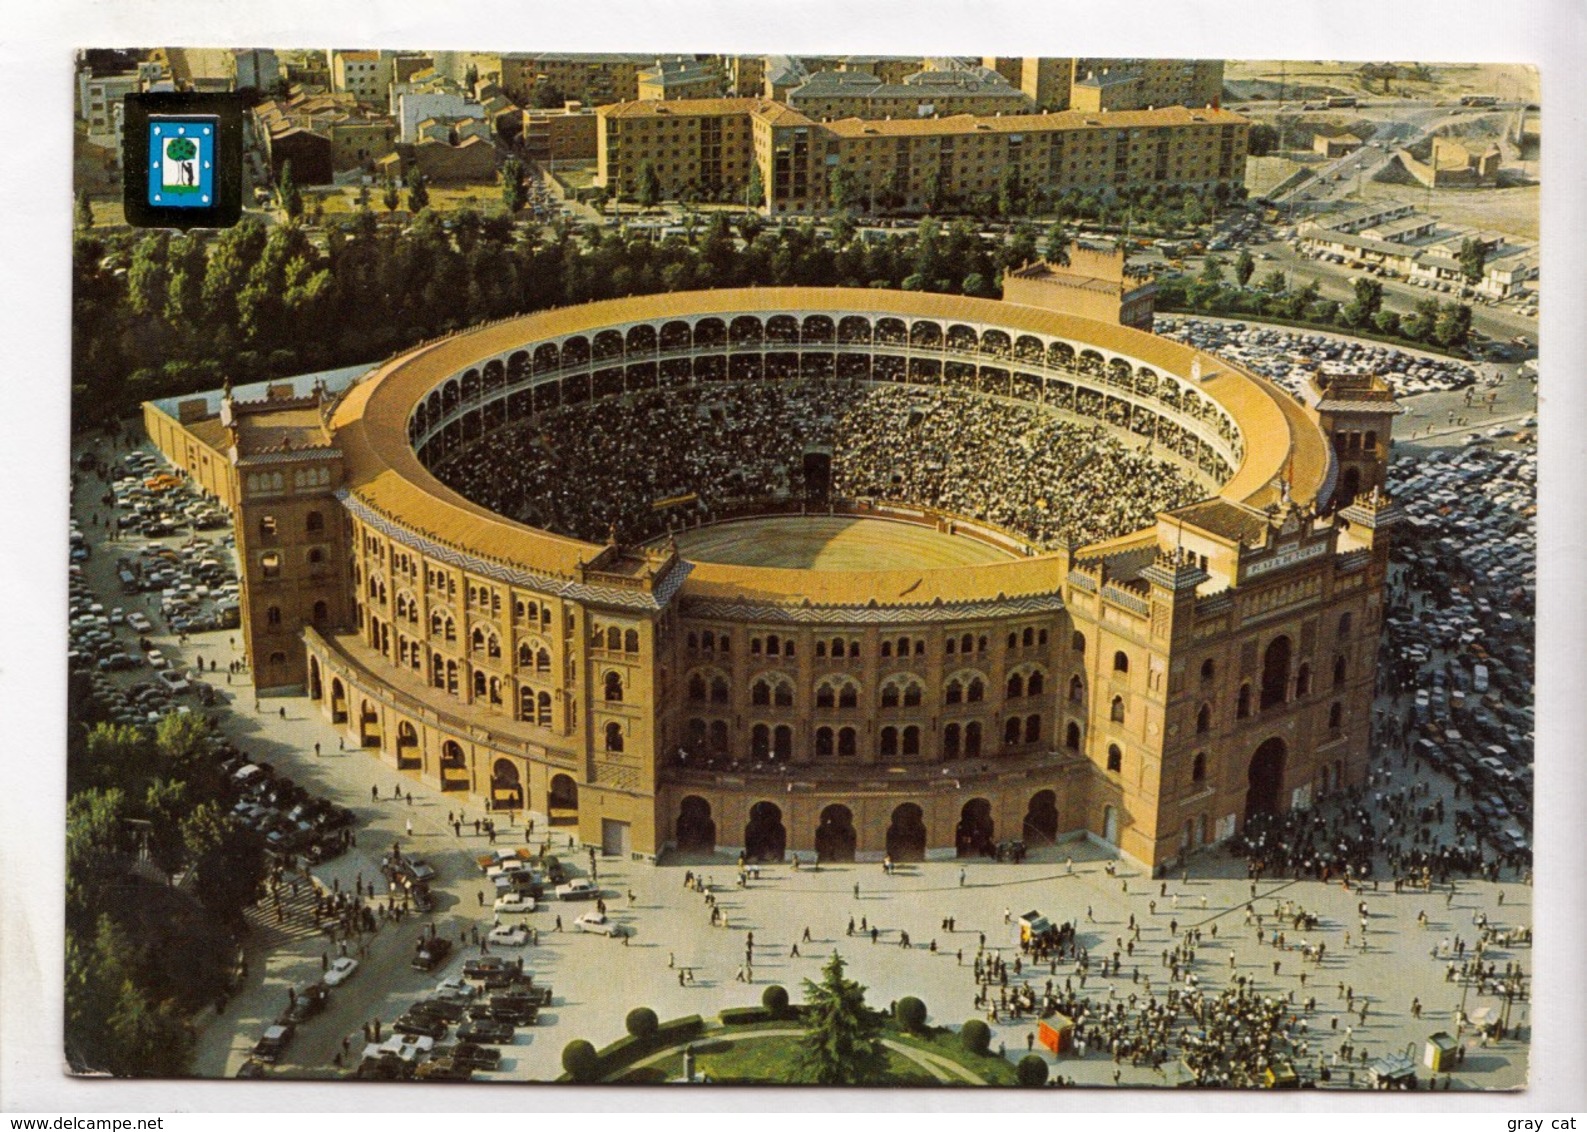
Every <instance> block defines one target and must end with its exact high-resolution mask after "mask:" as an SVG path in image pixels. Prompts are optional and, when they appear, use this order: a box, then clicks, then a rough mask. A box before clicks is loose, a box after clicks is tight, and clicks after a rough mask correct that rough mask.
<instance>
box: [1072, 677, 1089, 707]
mask: <svg viewBox="0 0 1587 1132" xmlns="http://www.w3.org/2000/svg"><path fill="white" fill-rule="evenodd" d="M1085 698H1086V686H1085V683H1084V682H1083V681H1082V680H1081V679H1080V677H1078V676H1071V677H1069V702H1070V703H1072V704H1078V703H1081V702H1083V701H1084V700H1085Z"/></svg>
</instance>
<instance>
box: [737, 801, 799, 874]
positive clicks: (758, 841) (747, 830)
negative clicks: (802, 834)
mask: <svg viewBox="0 0 1587 1132" xmlns="http://www.w3.org/2000/svg"><path fill="white" fill-rule="evenodd" d="M787 848H788V831H787V830H786V829H784V828H783V824H782V810H780V809H778V808H777V807H776V806H775V805H773V804H772V803H770V802H756V803H755V804H754V805H753V806H751V807H750V810H749V824H748V825H746V826H745V827H744V856H745V857H747V858H749V859H750V860H751V861H780V860H782V858H783V853H784V852H785V851H786V850H787Z"/></svg>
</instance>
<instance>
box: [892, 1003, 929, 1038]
mask: <svg viewBox="0 0 1587 1132" xmlns="http://www.w3.org/2000/svg"><path fill="white" fill-rule="evenodd" d="M893 1017H895V1018H897V1019H898V1024H899V1025H900V1026H902V1027H903V1028H904V1029H906V1030H919V1029H921V1028H922V1027H923V1026H925V1024H926V1004H925V1003H924V1002H921V1001H920V999H918V998H916V997H915V996H914V995H905V996H904V997H903V998H901V999H899V1000H898V1005H897V1006H895V1007H893Z"/></svg>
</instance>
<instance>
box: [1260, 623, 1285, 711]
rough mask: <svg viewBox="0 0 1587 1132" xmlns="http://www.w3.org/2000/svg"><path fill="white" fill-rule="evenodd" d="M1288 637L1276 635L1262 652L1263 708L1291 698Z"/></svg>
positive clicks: (1265, 708) (1274, 705)
mask: <svg viewBox="0 0 1587 1132" xmlns="http://www.w3.org/2000/svg"><path fill="white" fill-rule="evenodd" d="M1289 653H1290V645H1289V638H1288V637H1274V638H1273V640H1272V641H1271V642H1269V644H1268V646H1267V649H1266V650H1265V651H1264V652H1263V654H1262V710H1263V711H1266V710H1267V709H1268V708H1270V707H1277V706H1278V705H1279V704H1282V703H1284V702H1285V701H1286V700H1287V699H1289Z"/></svg>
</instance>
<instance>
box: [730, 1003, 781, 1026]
mask: <svg viewBox="0 0 1587 1132" xmlns="http://www.w3.org/2000/svg"><path fill="white" fill-rule="evenodd" d="M773 1017H774V1015H773V1014H772V1012H771V1011H770V1010H767V1009H766V1008H765V1007H764V1006H734V1007H730V1008H728V1009H727V1010H724V1011H722V1012H721V1013H720V1014H718V1015H717V1018H718V1020H720V1021H721V1023H722V1025H724V1026H748V1025H751V1024H753V1023H755V1022H770V1021H771V1020H772V1018H773Z"/></svg>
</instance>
